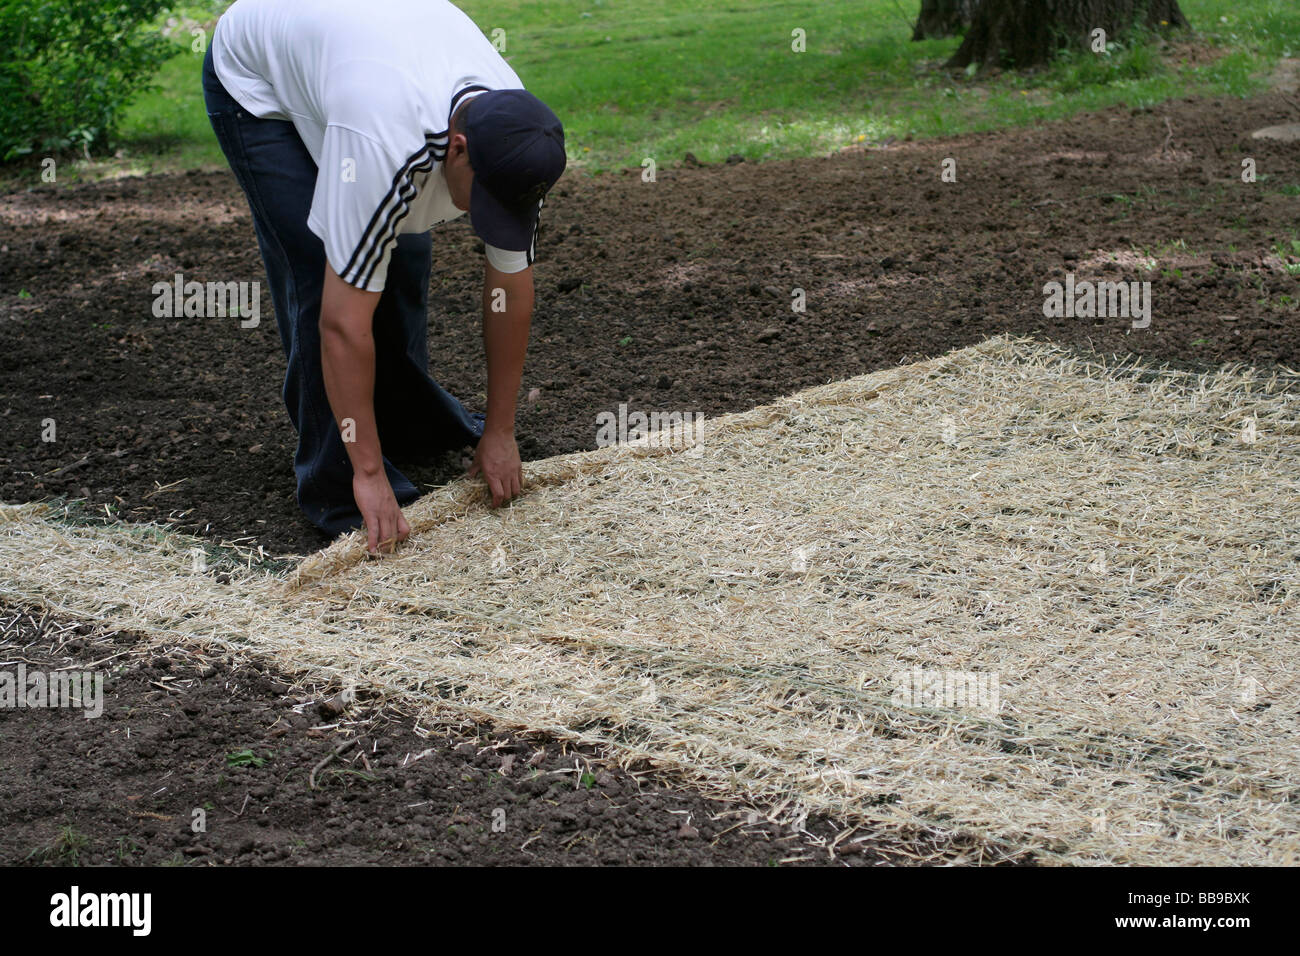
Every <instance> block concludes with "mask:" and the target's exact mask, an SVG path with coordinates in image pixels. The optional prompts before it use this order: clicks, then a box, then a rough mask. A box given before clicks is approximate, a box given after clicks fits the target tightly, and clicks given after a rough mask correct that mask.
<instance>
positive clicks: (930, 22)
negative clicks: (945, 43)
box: [912, 0, 979, 40]
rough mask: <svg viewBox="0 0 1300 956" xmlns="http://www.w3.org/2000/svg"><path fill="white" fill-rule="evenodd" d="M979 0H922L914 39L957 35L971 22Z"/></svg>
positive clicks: (913, 35) (913, 33)
mask: <svg viewBox="0 0 1300 956" xmlns="http://www.w3.org/2000/svg"><path fill="white" fill-rule="evenodd" d="M978 2H979V0H921V14H920V16H918V17H917V18H916V28H915V29H914V30H913V31H912V39H913V40H933V39H937V38H940V37H951V36H956V35H957V34H958V33H960V32H961V31H962V30H965V29H966V28H967V27H968V26H970V24H971V19H972V18H973V17H974V16H975V7H976V5H977V4H978Z"/></svg>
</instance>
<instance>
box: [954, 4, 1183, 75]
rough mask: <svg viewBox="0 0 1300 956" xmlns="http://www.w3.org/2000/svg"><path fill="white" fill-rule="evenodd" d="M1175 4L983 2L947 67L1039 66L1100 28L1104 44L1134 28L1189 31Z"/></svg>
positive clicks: (1081, 42)
mask: <svg viewBox="0 0 1300 956" xmlns="http://www.w3.org/2000/svg"><path fill="white" fill-rule="evenodd" d="M1189 25H1190V24H1188V22H1187V18H1186V17H1185V16H1183V11H1182V10H1181V9H1180V8H1179V6H1178V0H982V2H981V3H979V5H978V6H977V8H976V10H975V17H974V19H973V20H972V21H971V25H970V28H969V29H968V30H967V31H966V37H965V39H964V40H962V44H961V46H960V47H959V48H958V49H957V52H956V53H954V54H953V56H952V59H951V60H949V61H948V64H947V65H948V66H950V67H966V66H969V65H970V64H972V63H977V64H979V65H981V66H997V67H1011V68H1020V69H1023V68H1025V67H1030V66H1038V65H1040V64H1043V63H1046V62H1047V61H1048V60H1050V59H1051V58H1052V57H1054V56H1055V55H1056V53H1057V51H1059V50H1061V49H1063V48H1065V47H1067V46H1076V45H1077V46H1083V45H1086V44H1087V43H1088V42H1089V38H1090V36H1091V34H1092V31H1093V30H1095V29H1097V28H1098V27H1100V28H1101V29H1103V30H1105V31H1106V36H1107V38H1108V39H1113V38H1114V37H1116V36H1119V35H1120V34H1122V33H1124V32H1125V31H1127V30H1129V29H1130V28H1132V27H1134V26H1145V27H1150V28H1151V29H1157V30H1160V29H1174V28H1184V27H1187V26H1189Z"/></svg>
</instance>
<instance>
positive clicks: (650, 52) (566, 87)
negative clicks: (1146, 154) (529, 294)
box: [60, 0, 1300, 180]
mask: <svg viewBox="0 0 1300 956" xmlns="http://www.w3.org/2000/svg"><path fill="white" fill-rule="evenodd" d="M462 6H463V7H464V9H465V10H466V11H467V12H468V13H469V14H470V15H471V16H472V17H473V18H474V20H475V22H476V23H478V25H479V26H480V27H481V28H482V29H483V30H484V31H485V32H488V33H490V32H491V31H492V30H493V29H495V28H498V27H499V28H502V29H504V30H505V31H506V40H507V49H506V51H505V55H506V57H507V59H508V60H509V61H510V63H511V65H512V66H513V67H514V68H515V70H516V71H517V72H518V73H519V74H520V76H521V77H522V78H523V80H524V82H525V83H526V84H527V85H528V87H529V88H530V89H531V90H533V92H535V93H537V95H538V96H540V97H541V98H542V99H544V100H546V101H547V102H548V103H549V104H550V105H551V106H552V107H553V108H554V109H555V111H556V112H557V113H558V114H559V115H560V117H561V118H562V119H563V120H564V123H565V129H566V131H567V139H568V145H569V153H570V162H571V164H573V165H578V166H584V167H587V168H590V169H608V168H620V167H632V168H636V167H640V165H641V163H642V160H643V159H645V158H646V157H652V158H654V159H655V161H656V162H657V163H658V164H659V165H660V166H664V165H673V164H675V163H677V162H680V160H681V158H682V156H683V154H685V153H686V152H688V151H690V152H693V153H694V154H695V155H696V156H697V157H698V158H699V159H701V160H702V161H704V162H719V161H721V160H723V159H725V158H726V157H727V156H728V155H730V154H732V153H740V154H741V155H743V156H744V157H746V159H749V160H770V159H782V158H791V157H799V156H809V155H823V154H826V153H828V152H831V151H833V150H835V149H838V148H841V147H844V146H848V145H850V144H854V143H876V142H881V141H883V140H885V139H887V138H889V137H895V138H897V139H905V138H907V137H909V136H911V137H914V138H924V137H934V136H950V135H954V134H958V133H965V132H971V131H977V130H988V129H994V128H999V127H1007V126H1019V125H1026V124H1032V123H1036V122H1041V121H1045V120H1053V119H1060V118H1063V117H1067V116H1070V115H1072V114H1074V113H1077V112H1080V111H1085V110H1095V109H1100V108H1104V107H1107V106H1112V105H1116V104H1122V105H1126V106H1130V107H1141V106H1151V105H1153V104H1156V103H1159V102H1161V101H1162V100H1165V99H1169V98H1172V97H1179V96H1186V95H1196V94H1201V95H1216V96H1222V95H1230V96H1245V95H1249V94H1250V93H1252V92H1255V91H1257V90H1259V89H1260V88H1261V87H1262V86H1263V85H1264V84H1265V83H1266V82H1267V76H1268V73H1269V71H1270V70H1271V69H1272V67H1273V66H1274V64H1275V62H1276V60H1277V58H1278V57H1279V56H1292V55H1300V4H1297V3H1296V2H1295V0H1183V2H1182V8H1183V10H1184V12H1185V13H1186V14H1187V16H1188V18H1189V19H1190V20H1191V22H1192V25H1193V27H1194V28H1195V30H1196V31H1197V32H1196V35H1195V38H1194V39H1193V40H1192V41H1191V42H1190V43H1179V44H1178V45H1176V46H1174V47H1173V48H1168V47H1166V46H1165V45H1163V44H1161V43H1160V42H1159V41H1152V40H1130V39H1127V38H1120V39H1119V42H1117V43H1115V44H1114V46H1113V47H1112V49H1111V51H1110V52H1109V54H1108V55H1106V56H1098V55H1095V54H1092V53H1088V52H1081V53H1078V54H1073V55H1069V56H1065V57H1063V58H1062V59H1060V60H1059V61H1058V62H1056V63H1055V64H1053V65H1052V66H1051V67H1050V68H1049V69H1046V70H1042V71H1038V72H1034V73H1031V74H1016V73H1004V74H997V75H993V76H984V75H982V74H980V73H978V72H975V73H972V74H967V73H957V74H952V73H948V72H945V71H941V70H939V69H938V67H939V66H940V64H941V63H942V62H943V60H944V59H946V58H947V56H948V55H949V54H951V52H952V51H953V50H954V49H955V48H956V45H957V42H958V41H957V40H956V39H949V40H935V41H926V42H922V43H912V42H911V41H910V40H909V39H908V38H909V36H910V32H911V23H912V20H913V19H914V17H915V13H916V10H917V8H918V6H919V4H918V2H917V0H852V2H845V0H831V2H826V3H821V4H805V3H796V2H792V0H791V2H782V0H775V2H740V0H721V2H720V3H717V4H711V5H710V4H702V3H699V2H698V0H658V2H656V3H653V4H643V3H640V2H634V0H553V2H548V3H545V4H540V3H535V2H524V0H462ZM223 7H224V4H223V3H221V2H219V0H208V2H206V3H191V4H190V5H188V6H185V7H183V8H182V10H181V12H180V13H174V14H173V16H175V17H177V18H178V19H179V21H180V22H179V25H178V27H177V28H175V29H174V36H175V38H176V41H177V50H178V53H177V56H176V57H175V58H174V59H173V60H171V61H170V62H169V63H167V64H166V65H165V67H164V68H163V70H162V72H161V73H160V74H159V76H158V83H157V88H156V89H155V90H153V91H151V92H149V93H146V94H144V95H142V96H141V97H140V98H139V99H138V100H137V101H136V102H135V103H134V104H133V105H132V106H131V108H130V109H129V110H128V112H127V114H126V117H125V119H124V122H123V124H122V129H121V135H120V137H119V144H118V145H119V147H120V148H119V153H120V155H119V156H117V157H116V158H114V159H112V160H109V161H107V162H100V163H91V164H81V167H80V170H79V173H80V174H81V175H83V176H93V175H102V174H104V173H112V172H145V171H149V170H153V169H169V168H170V169H174V168H188V167H195V166H211V165H217V166H220V165H224V161H223V160H222V157H221V154H220V151H219V150H218V149H217V145H216V142H215V140H214V139H213V136H212V133H211V130H210V129H209V127H208V123H207V116H206V114H205V112H204V109H203V103H202V97H201V94H200V90H199V67H200V62H201V58H200V57H199V55H198V54H195V53H192V52H191V51H190V48H189V46H190V42H191V36H190V34H189V32H188V27H189V26H190V25H191V24H190V22H189V21H190V20H193V21H197V22H201V23H203V22H210V21H211V20H212V19H213V18H214V16H215V12H216V11H217V10H220V9H222V8H223ZM795 28H799V29H802V30H804V31H806V37H807V50H806V52H803V53H795V52H793V51H792V50H791V31H793V30H794V29H795ZM68 178H70V177H67V176H64V175H61V176H60V179H61V180H66V179H68Z"/></svg>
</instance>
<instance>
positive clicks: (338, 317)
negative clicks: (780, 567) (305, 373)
mask: <svg viewBox="0 0 1300 956" xmlns="http://www.w3.org/2000/svg"><path fill="white" fill-rule="evenodd" d="M378 300H379V294H378V293H373V292H363V291H361V290H358V289H354V288H353V287H352V286H349V285H348V284H347V283H345V282H344V281H343V280H342V279H340V278H339V277H338V276H337V275H336V274H335V273H334V270H333V269H331V268H329V267H328V266H327V267H326V277H325V289H324V292H323V294H322V297H321V321H320V335H321V366H322V370H323V371H324V377H325V395H326V397H327V398H328V399H329V403H330V411H331V412H333V414H334V420H335V421H336V422H337V423H338V425H339V429H340V430H341V431H342V432H343V435H344V438H345V439H347V440H346V441H345V442H344V447H345V448H346V449H347V452H348V457H349V458H351V460H352V470H353V471H354V472H355V473H356V474H358V475H378V474H382V473H383V469H384V458H383V452H382V450H381V449H380V447H379V429H378V427H377V425H376V423H375V339H374V334H373V332H372V328H371V327H372V323H373V321H374V310H375V305H376V303H377V302H378Z"/></svg>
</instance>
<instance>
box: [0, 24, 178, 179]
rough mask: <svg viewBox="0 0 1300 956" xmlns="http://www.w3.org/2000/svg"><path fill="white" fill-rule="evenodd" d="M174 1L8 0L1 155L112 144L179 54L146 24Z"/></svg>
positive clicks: (2, 31) (1, 55) (0, 74)
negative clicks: (132, 106)
mask: <svg viewBox="0 0 1300 956" xmlns="http://www.w3.org/2000/svg"><path fill="white" fill-rule="evenodd" d="M167 6H168V2H167V0H0V161H8V160H11V159H13V158H15V157H17V156H22V155H24V154H26V153H30V152H32V151H33V150H36V149H42V150H60V149H67V148H69V147H73V146H75V147H79V148H89V147H90V146H92V145H104V144H105V143H106V142H107V141H108V138H109V136H110V135H111V133H112V130H113V124H114V123H115V122H116V120H117V118H118V116H119V114H120V113H121V111H122V109H123V107H125V106H126V104H127V102H128V101H129V100H130V99H131V97H132V95H134V94H135V93H137V92H139V91H140V89H141V88H142V87H144V86H145V84H147V83H148V82H149V80H150V78H151V77H152V76H153V74H154V72H155V71H156V70H157V69H158V67H159V66H160V65H161V64H162V62H163V61H164V60H166V59H167V58H168V57H170V56H172V55H173V54H174V53H175V52H176V48H175V46H174V45H172V44H169V43H168V42H167V41H166V40H165V39H163V37H162V36H160V35H159V34H157V33H155V32H152V31H149V30H146V29H144V28H143V26H142V25H143V24H144V23H146V22H149V21H152V20H154V19H155V18H156V17H157V16H158V14H159V13H160V12H161V11H162V10H163V9H164V8H165V7H167Z"/></svg>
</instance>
